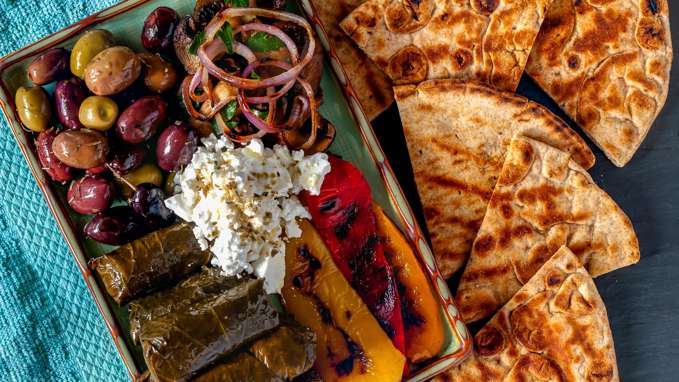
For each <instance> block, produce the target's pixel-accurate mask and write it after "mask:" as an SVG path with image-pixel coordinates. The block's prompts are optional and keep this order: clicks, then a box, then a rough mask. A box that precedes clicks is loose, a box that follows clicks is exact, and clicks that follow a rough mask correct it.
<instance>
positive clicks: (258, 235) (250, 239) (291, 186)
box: [165, 135, 330, 293]
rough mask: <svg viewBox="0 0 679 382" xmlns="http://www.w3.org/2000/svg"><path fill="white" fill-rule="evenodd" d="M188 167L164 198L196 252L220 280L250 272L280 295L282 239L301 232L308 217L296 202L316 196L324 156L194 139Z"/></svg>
mask: <svg viewBox="0 0 679 382" xmlns="http://www.w3.org/2000/svg"><path fill="white" fill-rule="evenodd" d="M202 143H203V146H201V147H199V148H198V150H197V151H196V152H195V154H194V155H193V158H192V159H191V163H190V164H189V165H188V166H186V168H184V170H183V171H180V172H178V173H177V174H176V176H175V190H176V192H177V193H176V194H175V195H174V196H172V197H170V198H168V199H167V200H166V201H165V204H166V205H167V206H168V208H170V209H172V210H173V211H174V212H175V213H176V214H177V216H179V217H180V218H182V219H184V220H186V221H188V222H192V223H194V225H195V227H194V229H193V232H194V235H195V236H196V239H197V240H198V243H199V244H200V245H201V248H203V249H207V248H210V251H211V252H212V253H213V254H214V256H213V259H212V263H213V264H214V265H215V266H219V267H221V268H222V270H223V271H224V272H225V273H226V274H227V275H228V276H237V275H240V274H241V273H244V272H245V273H254V274H255V275H257V276H258V277H263V278H264V279H265V280H264V287H265V289H266V291H267V292H268V293H280V290H281V288H282V286H283V279H284V277H285V257H284V256H285V240H286V239H287V238H294V237H300V236H301V234H302V231H301V229H300V228H299V225H298V224H297V219H298V218H306V219H309V218H310V217H311V215H310V214H309V212H308V211H307V210H306V208H304V206H303V205H302V203H300V201H299V199H298V198H297V196H296V195H297V194H299V193H300V192H302V191H303V190H306V191H308V192H310V193H311V194H313V195H318V193H319V192H320V188H321V184H322V183H323V179H324V177H325V175H327V174H328V172H330V162H329V161H328V156H327V155H326V154H323V153H318V154H314V155H311V156H304V152H302V151H292V152H291V151H290V150H289V149H288V148H287V147H285V146H281V145H276V146H274V147H273V149H269V148H267V147H265V146H264V144H263V143H262V141H260V140H258V139H254V140H252V141H251V142H250V143H249V144H248V145H247V146H244V147H239V148H236V147H234V145H233V143H232V142H231V141H230V140H229V139H228V138H226V137H220V138H217V137H215V136H214V135H211V136H209V137H207V138H204V139H203V140H202Z"/></svg>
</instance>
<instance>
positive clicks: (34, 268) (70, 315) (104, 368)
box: [0, 0, 129, 382]
mask: <svg viewBox="0 0 679 382" xmlns="http://www.w3.org/2000/svg"><path fill="white" fill-rule="evenodd" d="M114 3H116V1H114V0H95V1H83V0H0V56H4V55H6V54H8V53H10V52H12V51H14V50H16V49H18V48H21V47H23V46H25V45H27V44H29V43H31V42H33V41H35V40H37V39H39V38H41V37H44V36H46V35H48V34H50V33H52V32H54V31H57V30H59V29H61V28H63V27H65V26H67V25H69V24H72V23H73V22H75V21H78V20H80V19H81V18H83V17H85V16H87V15H89V14H91V13H93V12H95V11H97V10H99V9H102V8H104V7H107V6H110V5H112V4H114ZM0 119H1V120H2V123H1V124H0V381H22V382H23V381H31V382H33V381H36V382H43V381H46V382H49V381H69V382H70V381H125V380H129V377H128V375H127V372H126V370H125V367H124V366H123V363H122V361H121V360H120V358H119V357H118V353H117V352H116V349H115V346H114V345H113V342H112V341H111V337H110V335H109V333H108V330H107V329H106V327H105V325H104V322H103V320H102V319H101V318H100V316H99V313H98V311H97V309H96V306H95V305H94V302H93V300H92V298H91V297H90V294H89V291H88V290H87V287H86V286H85V282H84V281H83V280H82V277H81V275H80V272H79V270H78V268H77V266H76V263H75V261H74V260H73V258H72V257H71V254H70V252H69V250H68V247H67V246H66V243H65V242H64V240H63V239H62V238H61V234H60V233H59V230H58V228H57V225H56V223H55V221H54V219H53V218H52V215H51V214H50V212H49V209H48V208H47V204H46V203H45V201H44V199H43V197H42V194H41V193H40V190H39V189H38V186H37V184H36V183H35V181H34V180H33V177H32V176H31V174H30V171H29V170H28V166H27V165H26V163H25V162H24V159H23V157H22V155H21V152H20V151H19V149H18V147H17V146H16V143H15V141H14V138H13V137H12V135H11V132H10V131H9V128H8V127H7V124H6V122H5V120H4V118H0Z"/></svg>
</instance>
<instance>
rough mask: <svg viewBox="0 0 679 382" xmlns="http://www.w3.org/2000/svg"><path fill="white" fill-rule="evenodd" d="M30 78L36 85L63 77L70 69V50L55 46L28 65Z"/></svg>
mask: <svg viewBox="0 0 679 382" xmlns="http://www.w3.org/2000/svg"><path fill="white" fill-rule="evenodd" d="M27 71H28V78H29V79H30V80H31V81H33V83H34V84H36V85H44V84H48V83H50V82H52V81H55V80H57V79H59V78H60V77H62V76H63V75H64V74H66V72H67V71H68V51H67V50H66V49H64V48H53V49H50V50H48V51H46V52H45V53H43V54H42V55H41V56H40V57H38V58H36V59H35V60H33V62H31V64H30V65H28V70H27Z"/></svg>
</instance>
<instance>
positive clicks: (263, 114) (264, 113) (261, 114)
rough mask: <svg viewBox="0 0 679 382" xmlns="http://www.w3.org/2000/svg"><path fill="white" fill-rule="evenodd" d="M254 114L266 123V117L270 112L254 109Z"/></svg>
mask: <svg viewBox="0 0 679 382" xmlns="http://www.w3.org/2000/svg"><path fill="white" fill-rule="evenodd" d="M252 114H254V115H255V116H256V117H257V118H259V119H261V120H262V121H265V120H266V117H268V116H269V112H268V111H267V110H257V109H252Z"/></svg>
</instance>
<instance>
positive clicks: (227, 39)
mask: <svg viewBox="0 0 679 382" xmlns="http://www.w3.org/2000/svg"><path fill="white" fill-rule="evenodd" d="M219 38H220V39H221V40H222V41H223V42H224V46H226V51H227V52H228V53H229V54H233V28H231V24H229V23H224V25H222V29H220V30H219Z"/></svg>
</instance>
